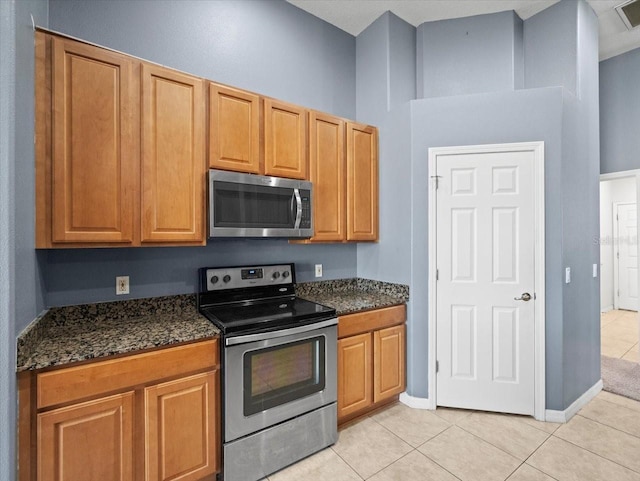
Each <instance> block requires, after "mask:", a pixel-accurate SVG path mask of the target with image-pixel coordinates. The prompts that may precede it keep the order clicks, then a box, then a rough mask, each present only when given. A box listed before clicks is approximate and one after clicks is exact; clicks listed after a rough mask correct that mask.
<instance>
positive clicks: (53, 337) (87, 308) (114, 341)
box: [17, 294, 220, 372]
mask: <svg viewBox="0 0 640 481" xmlns="http://www.w3.org/2000/svg"><path fill="white" fill-rule="evenodd" d="M219 333H220V331H218V329H217V328H216V327H215V326H214V325H213V324H211V322H209V320H207V319H206V318H205V317H204V316H202V315H200V313H198V310H197V308H196V301H195V295H193V294H191V295H180V296H166V297H154V298H149V299H132V300H126V301H120V302H105V303H100V304H85V305H80V306H69V307H55V308H51V309H49V310H48V311H47V312H46V313H45V314H44V315H43V316H41V317H40V318H38V319H36V320H35V321H34V322H32V323H31V324H30V325H29V327H28V328H27V329H26V330H25V331H24V332H23V333H22V334H21V335H20V337H19V338H18V345H17V350H18V353H17V354H18V356H17V371H18V372H20V371H26V370H33V369H41V368H44V367H50V366H60V365H64V364H68V363H72V362H76V361H85V360H87V359H95V358H100V357H105V356H111V355H115V354H123V353H127V352H133V351H140V350H144V349H149V348H156V347H161V346H170V345H172V344H177V343H182V342H188V341H196V340H201V339H207V338H211V337H215V336H217V335H219Z"/></svg>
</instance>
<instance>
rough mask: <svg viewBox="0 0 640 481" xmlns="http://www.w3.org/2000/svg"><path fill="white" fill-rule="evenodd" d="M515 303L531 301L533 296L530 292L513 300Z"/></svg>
mask: <svg viewBox="0 0 640 481" xmlns="http://www.w3.org/2000/svg"><path fill="white" fill-rule="evenodd" d="M513 300H514V301H525V302H526V301H530V300H531V294H529V293H528V292H525V293H524V294H522V295H521V296H520V297H514V298H513Z"/></svg>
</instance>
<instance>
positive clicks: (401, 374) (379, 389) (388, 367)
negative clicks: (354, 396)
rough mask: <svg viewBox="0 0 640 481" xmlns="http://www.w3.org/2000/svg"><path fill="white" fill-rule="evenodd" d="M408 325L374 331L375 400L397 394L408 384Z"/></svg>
mask: <svg viewBox="0 0 640 481" xmlns="http://www.w3.org/2000/svg"><path fill="white" fill-rule="evenodd" d="M405 337H406V326H405V325H404V324H402V325H400V326H394V327H388V328H386V329H381V330H379V331H375V332H374V333H373V353H374V354H373V372H374V378H373V402H378V401H382V400H384V399H388V398H391V397H393V396H397V395H398V394H400V393H402V392H404V389H405V385H406V381H405V380H406V375H405V365H406V340H405Z"/></svg>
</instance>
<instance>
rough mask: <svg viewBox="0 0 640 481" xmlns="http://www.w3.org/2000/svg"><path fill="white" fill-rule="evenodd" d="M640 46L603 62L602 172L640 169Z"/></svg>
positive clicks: (601, 71)
mask: <svg viewBox="0 0 640 481" xmlns="http://www.w3.org/2000/svg"><path fill="white" fill-rule="evenodd" d="M638 85H640V48H637V49H635V50H631V51H630V52H627V53H624V54H622V55H618V56H617V57H613V58H610V59H607V60H604V61H602V62H600V142H601V143H600V172H601V173H603V174H607V173H610V172H621V171H624V170H633V169H640V133H639V132H638V126H639V125H640V95H639V94H638Z"/></svg>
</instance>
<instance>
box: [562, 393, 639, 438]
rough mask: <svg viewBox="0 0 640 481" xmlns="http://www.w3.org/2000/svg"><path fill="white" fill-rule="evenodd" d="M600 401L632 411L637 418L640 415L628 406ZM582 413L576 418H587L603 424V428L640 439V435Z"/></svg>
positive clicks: (577, 414)
mask: <svg viewBox="0 0 640 481" xmlns="http://www.w3.org/2000/svg"><path fill="white" fill-rule="evenodd" d="M627 399H630V398H627ZM600 401H602V402H605V403H607V404H612V405H613V406H617V407H619V408H623V409H627V410H628V411H631V412H632V413H634V414H635V415H636V416H638V415H640V411H636V410H635V409H631V408H628V407H626V406H622V405H620V404H616V403H612V402H609V401H605V400H604V399H600ZM580 411H582V410H580ZM580 411H578V413H576V416H580V417H583V418H585V419H589V420H591V421H594V422H596V423H598V424H602V425H603V426H607V427H610V428H611V429H615V430H616V431H620V432H621V433H625V434H628V435H629V436H633V437H634V438H638V439H640V435H638V434H632V433H630V432H627V431H623V430H622V429H620V428H617V427H615V426H610V425H609V424H606V423H604V422H602V421H599V420H597V419H593V418H590V417H589V416H585V415H584V414H580ZM567 424H568V423H567Z"/></svg>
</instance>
